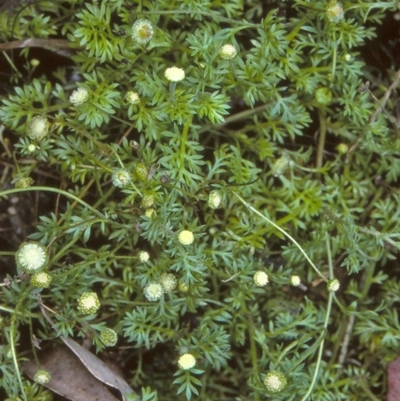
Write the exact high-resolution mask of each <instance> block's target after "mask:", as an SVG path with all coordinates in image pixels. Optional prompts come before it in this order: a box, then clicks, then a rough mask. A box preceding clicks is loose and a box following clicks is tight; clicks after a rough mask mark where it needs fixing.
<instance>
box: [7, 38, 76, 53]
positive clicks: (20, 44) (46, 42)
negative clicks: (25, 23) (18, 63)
mask: <svg viewBox="0 0 400 401" xmlns="http://www.w3.org/2000/svg"><path fill="white" fill-rule="evenodd" d="M70 43H71V42H70V41H69V40H66V39H39V38H28V39H22V40H14V41H12V42H7V43H0V51H7V50H13V49H20V48H24V47H43V48H44V49H47V50H51V51H54V52H56V53H58V54H60V55H62V56H65V57H71V54H72V53H71V51H70V47H69V45H70Z"/></svg>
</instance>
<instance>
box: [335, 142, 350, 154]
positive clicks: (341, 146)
mask: <svg viewBox="0 0 400 401" xmlns="http://www.w3.org/2000/svg"><path fill="white" fill-rule="evenodd" d="M336 149H337V151H338V153H339V154H340V155H345V154H346V153H347V152H348V151H349V147H348V146H347V145H346V144H345V143H339V145H338V146H337V147H336Z"/></svg>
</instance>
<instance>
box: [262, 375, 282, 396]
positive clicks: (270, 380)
mask: <svg viewBox="0 0 400 401" xmlns="http://www.w3.org/2000/svg"><path fill="white" fill-rule="evenodd" d="M264 384H265V387H266V388H267V390H268V391H270V392H271V393H278V392H279V391H282V390H283V389H284V387H285V386H286V384H287V379H286V377H285V376H284V374H283V373H281V372H278V371H276V370H271V371H270V372H268V373H267V374H266V376H265V378H264Z"/></svg>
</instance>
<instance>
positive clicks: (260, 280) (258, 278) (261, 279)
mask: <svg viewBox="0 0 400 401" xmlns="http://www.w3.org/2000/svg"><path fill="white" fill-rule="evenodd" d="M253 279H254V283H255V284H256V285H257V286H258V287H265V286H266V285H267V284H268V274H267V273H265V272H264V271H262V270H258V271H257V272H256V273H255V274H254V277H253Z"/></svg>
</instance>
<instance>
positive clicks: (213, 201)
mask: <svg viewBox="0 0 400 401" xmlns="http://www.w3.org/2000/svg"><path fill="white" fill-rule="evenodd" d="M221 200H222V196H221V193H220V192H219V191H211V192H210V194H209V195H208V201H207V203H208V206H209V207H210V208H211V209H217V208H218V207H219V205H220V204H221Z"/></svg>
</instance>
